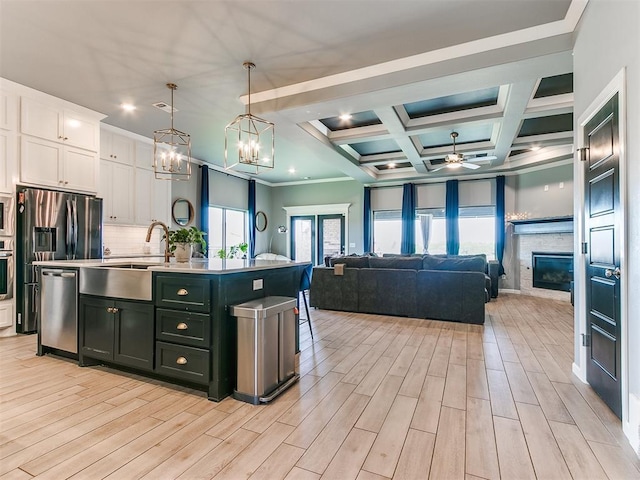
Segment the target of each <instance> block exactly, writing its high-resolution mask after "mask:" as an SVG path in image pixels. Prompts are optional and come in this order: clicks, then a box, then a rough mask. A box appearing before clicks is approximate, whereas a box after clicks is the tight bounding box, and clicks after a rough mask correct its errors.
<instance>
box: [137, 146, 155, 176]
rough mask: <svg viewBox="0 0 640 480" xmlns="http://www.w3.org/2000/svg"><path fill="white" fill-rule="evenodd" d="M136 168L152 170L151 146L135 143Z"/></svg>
mask: <svg viewBox="0 0 640 480" xmlns="http://www.w3.org/2000/svg"><path fill="white" fill-rule="evenodd" d="M136 167H138V168H144V169H146V170H153V144H152V143H146V142H140V141H138V142H136Z"/></svg>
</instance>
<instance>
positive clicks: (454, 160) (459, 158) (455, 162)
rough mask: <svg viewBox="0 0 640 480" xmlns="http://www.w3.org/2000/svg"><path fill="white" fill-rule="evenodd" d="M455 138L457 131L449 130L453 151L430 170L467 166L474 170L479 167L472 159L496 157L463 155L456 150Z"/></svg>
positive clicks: (492, 158) (491, 158)
mask: <svg viewBox="0 0 640 480" xmlns="http://www.w3.org/2000/svg"><path fill="white" fill-rule="evenodd" d="M456 138H458V132H451V139H452V140H453V152H452V153H449V154H447V156H446V157H444V161H445V163H444V165H442V166H441V167H438V168H435V169H433V170H432V171H433V172H437V171H438V170H442V169H444V168H451V169H454V168H460V167H464V168H468V169H470V170H476V169H478V168H480V165H476V164H475V163H469V162H473V161H474V160H495V159H496V158H497V157H495V156H485V157H465V156H464V155H463V154H462V153H458V152H456Z"/></svg>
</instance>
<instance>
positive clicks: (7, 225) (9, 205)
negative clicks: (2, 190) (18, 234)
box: [0, 195, 16, 237]
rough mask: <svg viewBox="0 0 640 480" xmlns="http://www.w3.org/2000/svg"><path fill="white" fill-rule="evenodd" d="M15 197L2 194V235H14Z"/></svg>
mask: <svg viewBox="0 0 640 480" xmlns="http://www.w3.org/2000/svg"><path fill="white" fill-rule="evenodd" d="M13 206H14V201H13V197H9V196H6V195H0V237H11V236H13V225H14V224H15V221H16V220H15V212H14V210H13Z"/></svg>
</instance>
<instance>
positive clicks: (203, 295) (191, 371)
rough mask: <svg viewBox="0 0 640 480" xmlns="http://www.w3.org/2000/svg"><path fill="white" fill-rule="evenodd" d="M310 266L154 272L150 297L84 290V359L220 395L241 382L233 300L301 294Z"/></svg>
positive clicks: (81, 353) (212, 397)
mask: <svg viewBox="0 0 640 480" xmlns="http://www.w3.org/2000/svg"><path fill="white" fill-rule="evenodd" d="M304 267H305V265H303V264H287V265H286V266H278V267H277V268H264V267H262V268H251V267H248V268H245V269H242V270H236V271H230V272H226V271H205V272H203V273H200V272H197V273H181V272H180V271H178V270H172V269H167V270H168V271H166V272H165V271H153V299H152V301H150V302H144V301H133V300H122V299H116V298H106V297H97V296H93V295H81V296H80V325H79V346H80V351H79V363H80V365H82V366H84V365H92V364H96V363H105V364H108V365H109V366H112V367H114V368H122V369H124V370H128V371H135V372H136V373H139V374H141V375H146V376H149V377H151V378H158V379H162V380H165V381H167V382H171V383H176V384H179V385H184V386H189V387H192V388H195V389H201V390H205V391H206V392H207V395H208V398H209V399H210V400H215V401H220V400H222V399H223V398H224V397H226V396H228V395H230V394H231V393H233V389H234V387H235V384H236V377H235V375H236V361H237V360H236V344H237V341H236V321H235V318H234V317H233V316H231V314H230V308H229V307H230V306H232V305H237V304H240V303H244V302H247V301H249V300H255V299H258V298H261V297H266V296H272V295H276V296H286V297H294V298H297V296H298V289H299V285H300V278H301V276H302V271H303V269H304ZM297 338H298V335H297V332H296V339H297ZM296 341H297V340H296ZM296 351H298V345H296Z"/></svg>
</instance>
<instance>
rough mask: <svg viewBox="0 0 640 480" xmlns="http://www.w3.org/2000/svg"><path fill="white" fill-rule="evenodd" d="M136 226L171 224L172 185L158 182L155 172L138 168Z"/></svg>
mask: <svg viewBox="0 0 640 480" xmlns="http://www.w3.org/2000/svg"><path fill="white" fill-rule="evenodd" d="M135 190H136V202H135V204H136V224H138V225H145V226H147V225H149V224H150V223H151V222H155V221H161V222H164V223H166V224H169V221H170V217H169V203H170V195H171V192H170V185H169V182H168V181H166V180H156V178H155V175H154V173H153V170H146V169H144V168H136V189H135Z"/></svg>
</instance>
